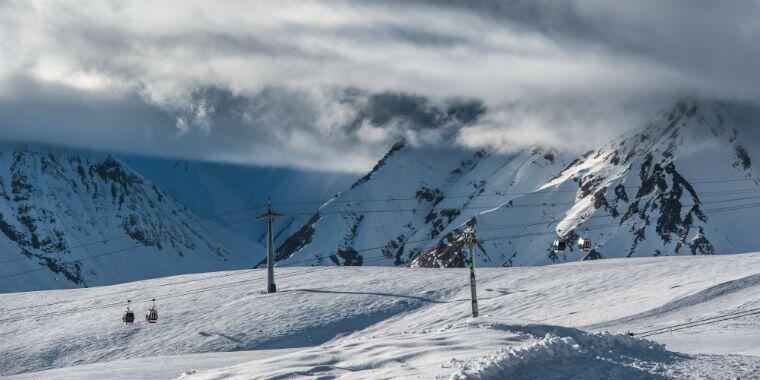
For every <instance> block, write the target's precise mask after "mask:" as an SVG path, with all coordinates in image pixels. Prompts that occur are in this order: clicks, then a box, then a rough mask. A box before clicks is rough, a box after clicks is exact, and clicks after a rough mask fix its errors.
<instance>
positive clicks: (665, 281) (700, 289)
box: [0, 253, 760, 379]
mask: <svg viewBox="0 0 760 380" xmlns="http://www.w3.org/2000/svg"><path fill="white" fill-rule="evenodd" d="M759 267H760V254H758V253H752V254H742V255H729V256H713V257H707V256H705V257H691V256H689V257H660V258H650V259H615V260H603V261H597V262H581V263H572V264H562V265H552V266H546V267H531V268H485V269H478V271H477V274H478V294H479V301H480V307H481V318H479V319H477V320H473V319H471V318H470V317H469V313H470V302H469V288H468V277H467V271H466V270H464V269H402V268H377V267H375V268H371V267H360V268H345V267H340V268H334V267H333V268H284V269H280V270H278V272H277V273H278V278H279V281H278V288H279V289H281V292H280V293H277V294H262V293H261V289H262V288H263V285H264V277H265V273H264V272H263V271H259V270H255V271H238V272H220V273H211V274H209V273H206V274H202V275H188V276H179V277H172V278H164V279H156V280H148V281H141V282H136V283H130V284H124V285H118V286H110V287H102V288H92V289H86V290H76V291H47V292H34V293H17V294H5V295H0V305H1V306H0V309H2V310H4V311H3V313H2V314H3V315H4V317H3V318H5V319H7V318H11V317H14V318H15V317H18V316H19V312H18V311H8V310H13V309H16V308H20V307H24V306H32V305H35V304H40V303H46V302H47V300H61V301H69V302H65V303H63V304H58V305H54V306H50V307H45V308H43V309H44V310H45V311H54V312H56V313H57V314H55V315H52V316H48V317H44V318H35V317H34V314H35V313H36V312H37V311H38V310H35V309H30V310H29V311H28V313H27V314H30V315H29V316H28V317H27V318H24V319H20V320H17V321H12V322H3V323H0V341H2V342H3V343H2V344H1V345H0V357H2V358H4V360H2V361H0V365H1V366H0V374H3V375H10V374H14V373H22V374H21V375H19V376H18V377H17V378H32V376H33V375H34V374H35V373H36V375H38V376H39V378H76V377H77V376H78V377H80V378H81V377H88V378H118V377H123V378H133V376H131V375H135V376H134V377H139V376H137V375H140V374H141V373H145V370H144V369H140V363H149V362H150V361H151V360H153V359H151V358H150V357H153V356H162V357H164V358H165V360H162V361H161V364H162V368H161V369H158V368H157V369H156V370H155V372H152V373H153V374H154V375H157V376H158V375H160V376H158V377H159V378H176V377H180V376H182V377H183V378H189V379H220V378H225V379H227V378H239V379H250V378H291V377H315V378H425V379H428V378H441V379H448V378H455V379H456V378H483V379H490V378H503V377H512V378H573V377H576V378H598V377H603V378H695V377H700V376H701V377H704V378H729V377H736V376H740V377H742V378H751V377H753V376H758V375H760V360H759V359H758V358H756V357H754V356H747V355H757V353H758V352H760V334H758V333H757V331H758V330H757V328H756V326H757V323H758V321H759V319H758V316H757V315H755V316H748V317H745V318H740V319H735V320H728V321H722V322H719V323H715V324H711V325H705V326H699V327H695V328H694V329H690V330H682V331H674V332H673V333H672V334H671V333H667V334H662V335H655V336H652V337H649V338H647V339H646V340H644V339H638V338H631V337H629V336H627V335H625V332H626V331H634V332H638V331H644V330H647V329H651V328H657V327H661V326H667V325H669V324H674V323H681V322H685V321H689V320H698V319H701V318H705V317H711V316H714V315H717V314H721V313H728V312H735V311H737V310H743V309H748V308H752V307H757V306H758V305H757V298H756V296H755V295H756V294H758V286H759V285H760V284H758V282H757V281H755V280H754V279H755V278H756V276H755V275H756V274H757V273H756V271H757V270H756V268H759ZM217 275H226V277H220V278H208V277H211V276H217ZM203 278H208V279H205V280H202V279H203ZM242 279H246V280H251V282H250V283H242V284H238V282H240V281H242ZM188 280H197V281H194V282H185V283H180V282H182V281H188ZM162 284H167V285H166V286H163V287H161V285H162ZM168 284H174V285H168ZM149 286H150V288H148V287H149ZM210 286H216V287H217V288H212V290H210V291H203V292H201V291H202V290H203V289H205V288H208V287H210ZM222 286H227V287H224V288H222ZM114 292H125V293H120V294H118V296H109V294H112V293H114ZM172 294H173V295H174V296H173V297H170V296H169V295H172ZM182 294H187V295H186V296H182ZM165 295H166V296H167V298H162V299H161V300H160V301H157V306H158V309H159V315H160V319H159V323H158V324H157V325H156V326H147V325H146V324H145V323H144V322H142V320H141V319H140V318H141V317H142V314H144V309H145V308H146V307H147V305H146V304H144V303H143V304H141V305H133V306H136V307H135V309H136V311H137V316H138V323H137V324H135V325H134V326H124V325H122V324H121V323H120V316H121V312H122V310H123V305H119V306H113V307H107V308H104V309H99V310H93V311H90V312H85V313H69V314H66V313H64V312H65V311H66V310H71V309H72V308H87V307H95V306H98V305H108V303H109V302H111V301H112V299H111V298H126V297H127V296H130V297H133V298H134V299H139V298H146V297H150V296H156V297H157V298H158V297H161V296H165ZM663 344H664V346H663ZM282 349H287V350H285V351H283V350H282ZM246 350H247V351H246ZM232 351H235V352H234V353H233V354H231V355H232V356H235V359H234V360H233V359H229V360H225V361H224V362H222V361H221V359H220V355H221V354H220V353H223V352H232ZM243 352H245V354H243ZM698 353H704V354H703V355H697V354H698ZM189 354H195V355H193V356H192V358H193V359H192V360H189V359H188V356H187V355H189ZM740 354H744V355H740ZM173 356H176V360H174V359H172V357H173ZM6 358H7V359H6ZM153 362H154V363H155V361H153ZM234 362H237V364H234ZM88 363H95V364H88ZM109 363H110V364H109ZM83 364H87V365H83ZM107 364H109V365H110V367H111V369H110V370H109V368H107V367H106V365H107ZM146 367H147V364H146ZM51 368H57V369H53V370H50V371H43V370H45V369H51ZM128 368H133V369H134V371H129V370H127V369H128ZM211 368H215V369H211ZM39 371H42V372H39Z"/></svg>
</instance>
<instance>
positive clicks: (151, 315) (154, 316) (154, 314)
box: [145, 298, 158, 323]
mask: <svg viewBox="0 0 760 380" xmlns="http://www.w3.org/2000/svg"><path fill="white" fill-rule="evenodd" d="M145 320H146V321H148V323H156V322H158V310H156V299H155V298H154V299H153V305H151V307H150V309H148V314H145Z"/></svg>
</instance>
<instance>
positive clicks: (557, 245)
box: [552, 238, 567, 253]
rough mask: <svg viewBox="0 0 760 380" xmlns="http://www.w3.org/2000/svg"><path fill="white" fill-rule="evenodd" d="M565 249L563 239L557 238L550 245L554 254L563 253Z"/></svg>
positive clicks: (565, 244) (565, 245)
mask: <svg viewBox="0 0 760 380" xmlns="http://www.w3.org/2000/svg"><path fill="white" fill-rule="evenodd" d="M565 249H567V243H565V239H563V238H557V239H555V240H554V244H552V251H553V252H554V253H560V252H565Z"/></svg>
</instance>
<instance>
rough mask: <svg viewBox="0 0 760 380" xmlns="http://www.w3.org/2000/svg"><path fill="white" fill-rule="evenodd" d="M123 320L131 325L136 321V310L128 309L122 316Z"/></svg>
mask: <svg viewBox="0 0 760 380" xmlns="http://www.w3.org/2000/svg"><path fill="white" fill-rule="evenodd" d="M121 320H122V321H124V324H125V325H131V324H133V323H135V312H134V311H132V310H129V309H127V311H125V312H124V316H123V317H122V318H121Z"/></svg>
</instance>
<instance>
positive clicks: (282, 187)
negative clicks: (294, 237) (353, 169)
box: [122, 156, 357, 244]
mask: <svg viewBox="0 0 760 380" xmlns="http://www.w3.org/2000/svg"><path fill="white" fill-rule="evenodd" d="M122 158H123V160H124V161H125V162H126V163H127V164H128V165H129V166H130V167H132V168H133V169H135V170H136V171H137V172H138V173H140V174H141V175H142V176H144V177H146V178H148V179H150V181H151V182H153V183H155V184H156V185H157V186H158V187H159V188H161V189H162V190H163V191H165V192H166V193H167V194H168V195H169V196H171V197H172V198H174V199H176V200H177V201H178V202H179V203H181V204H182V205H184V206H186V207H188V208H189V209H191V210H192V211H193V212H195V213H196V214H197V215H201V216H217V217H215V218H213V219H214V220H216V221H221V222H223V223H227V222H230V221H235V220H237V219H239V218H240V217H241V216H245V215H255V214H261V213H263V211H264V207H262V205H264V204H266V203H267V201H268V200H269V199H270V198H271V200H272V202H275V203H289V202H299V203H303V202H317V203H307V205H304V206H303V207H302V208H305V209H306V208H308V209H313V208H314V207H315V206H317V205H319V202H320V201H322V202H324V201H325V200H327V199H330V198H332V197H334V196H335V194H336V193H337V192H338V191H340V190H342V189H344V188H345V187H347V186H348V185H350V184H351V182H353V181H354V180H355V179H356V177H357V175H356V174H350V173H340V172H316V171H307V170H299V169H292V168H277V167H257V166H241V165H233V164H221V163H210V162H197V161H187V160H166V159H158V158H148V157H135V156H124V157H122ZM288 210H293V208H289V209H288ZM308 218H309V215H308V214H305V213H290V214H288V215H285V217H282V218H277V219H275V221H274V231H275V235H276V239H275V241H276V242H278V243H279V242H281V241H282V240H283V239H285V238H287V237H288V236H290V235H291V234H293V233H294V232H295V231H296V230H297V229H298V227H299V226H300V225H302V224H305V223H306V222H307V221H308ZM229 228H231V229H234V230H235V231H238V232H239V233H240V234H242V235H245V236H247V237H252V238H254V239H255V240H256V241H258V242H260V243H261V244H266V241H265V233H266V224H265V223H262V222H256V221H253V220H250V221H248V222H245V223H239V224H235V225H231V226H230V227H229Z"/></svg>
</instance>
